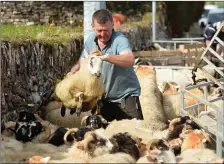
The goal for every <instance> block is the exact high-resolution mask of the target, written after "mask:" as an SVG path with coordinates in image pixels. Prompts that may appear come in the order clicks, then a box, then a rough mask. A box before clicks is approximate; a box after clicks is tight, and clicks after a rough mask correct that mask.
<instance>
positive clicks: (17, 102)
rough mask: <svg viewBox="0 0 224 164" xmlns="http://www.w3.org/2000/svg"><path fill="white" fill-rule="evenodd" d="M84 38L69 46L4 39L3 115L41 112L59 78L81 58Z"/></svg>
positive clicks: (2, 69)
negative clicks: (15, 44)
mask: <svg viewBox="0 0 224 164" xmlns="http://www.w3.org/2000/svg"><path fill="white" fill-rule="evenodd" d="M82 47H83V39H81V40H73V42H71V43H70V44H69V45H68V46H66V47H65V46H62V45H54V46H50V45H43V44H40V43H34V42H32V41H30V43H29V44H28V45H26V46H13V45H12V44H11V43H10V42H6V41H2V42H1V116H2V121H10V120H11V121H13V120H15V118H16V116H17V114H18V112H19V111H22V110H30V111H33V112H37V113H38V114H40V115H42V114H43V111H42V107H43V106H44V105H46V103H47V102H49V98H50V96H51V95H52V93H53V91H54V87H55V84H56V82H57V80H61V79H62V77H63V76H64V75H65V73H67V72H69V71H70V69H71V67H72V66H73V65H74V63H75V62H76V61H77V60H78V58H79V56H80V54H81V50H82Z"/></svg>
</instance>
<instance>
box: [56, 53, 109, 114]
mask: <svg viewBox="0 0 224 164" xmlns="http://www.w3.org/2000/svg"><path fill="white" fill-rule="evenodd" d="M102 63H103V61H102V59H101V58H100V57H99V56H96V55H91V56H89V57H88V58H87V59H85V60H84V61H83V62H82V63H81V65H80V69H79V70H78V71H77V72H76V73H75V74H72V75H69V76H67V77H65V78H64V79H63V80H62V81H61V82H59V83H58V84H57V86H56V89H55V93H56V96H57V97H58V98H59V99H60V100H61V101H62V103H63V105H64V106H63V107H62V111H63V110H65V107H66V108H70V109H71V110H73V112H75V111H76V113H77V114H78V115H79V114H80V113H81V112H82V111H89V110H93V109H96V108H97V107H98V102H99V100H101V98H102V95H103V93H104V90H105V89H104V84H103V80H102V76H101V69H102ZM84 104H85V105H84ZM84 106H85V107H84ZM97 109H98V108H97ZM73 112H71V113H73ZM62 116H63V112H62Z"/></svg>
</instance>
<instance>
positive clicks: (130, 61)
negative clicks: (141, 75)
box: [105, 50, 135, 67]
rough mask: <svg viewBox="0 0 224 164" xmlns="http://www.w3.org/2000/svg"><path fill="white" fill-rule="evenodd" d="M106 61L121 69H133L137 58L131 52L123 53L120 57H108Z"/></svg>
mask: <svg viewBox="0 0 224 164" xmlns="http://www.w3.org/2000/svg"><path fill="white" fill-rule="evenodd" d="M105 61H107V62H110V63H112V64H114V65H117V66H120V67H132V66H133V65H134V63H135V57H134V55H133V53H132V52H131V51H128V50H127V51H123V52H122V53H121V54H120V55H108V57H107V58H106V59H105Z"/></svg>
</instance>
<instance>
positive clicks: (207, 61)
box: [202, 56, 224, 77]
mask: <svg viewBox="0 0 224 164" xmlns="http://www.w3.org/2000/svg"><path fill="white" fill-rule="evenodd" d="M202 59H203V60H204V61H205V62H206V63H208V65H210V66H211V67H212V68H213V69H215V70H216V71H217V72H218V73H219V74H220V75H221V76H222V77H224V73H223V72H222V71H221V70H220V69H218V68H217V67H216V66H215V65H214V64H213V63H212V62H210V61H209V60H208V59H207V58H206V57H205V56H204V57H203V58H202Z"/></svg>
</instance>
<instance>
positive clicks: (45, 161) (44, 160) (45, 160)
mask: <svg viewBox="0 0 224 164" xmlns="http://www.w3.org/2000/svg"><path fill="white" fill-rule="evenodd" d="M50 159H51V157H49V156H48V157H45V158H42V159H41V162H42V163H48V162H49V161H50Z"/></svg>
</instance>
